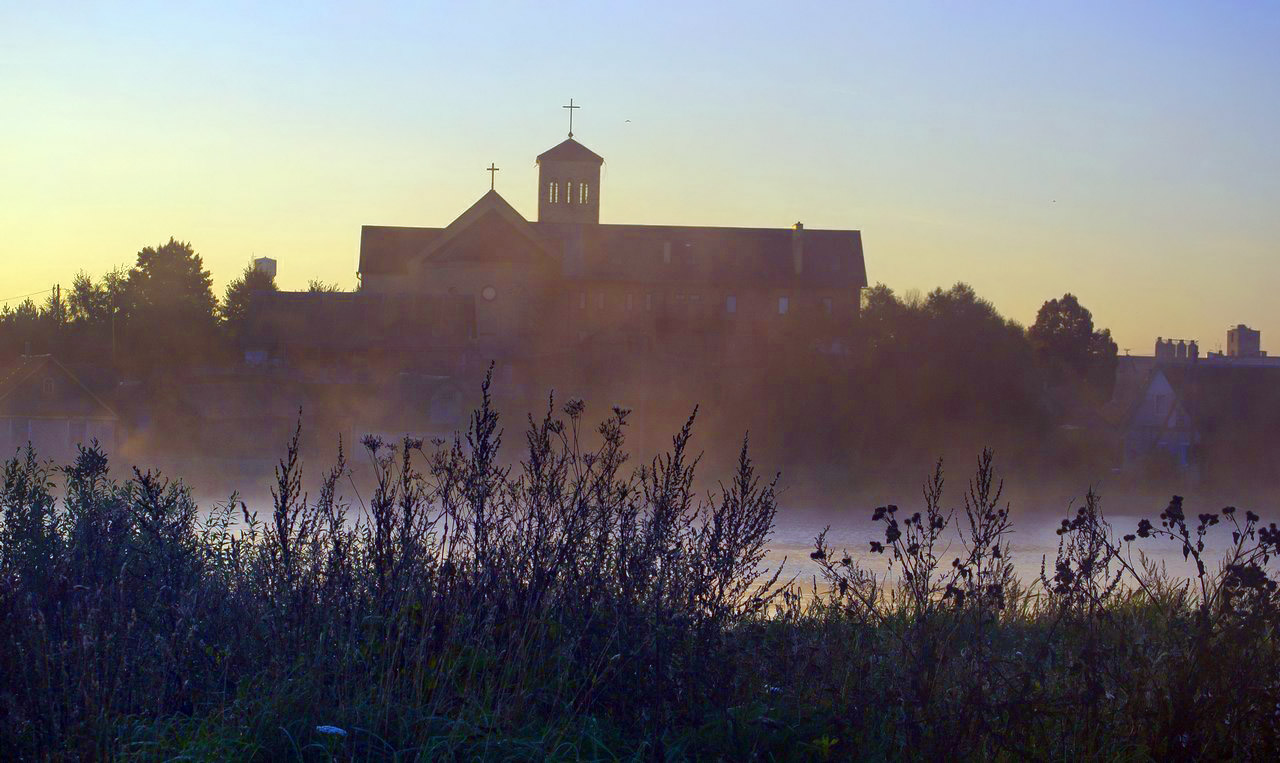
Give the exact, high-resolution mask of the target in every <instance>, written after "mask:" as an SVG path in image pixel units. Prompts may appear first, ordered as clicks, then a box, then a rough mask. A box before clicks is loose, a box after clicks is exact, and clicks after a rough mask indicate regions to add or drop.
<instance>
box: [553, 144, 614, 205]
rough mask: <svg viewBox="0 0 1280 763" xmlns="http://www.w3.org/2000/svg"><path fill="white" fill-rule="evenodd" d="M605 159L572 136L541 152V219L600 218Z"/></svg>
mask: <svg viewBox="0 0 1280 763" xmlns="http://www.w3.org/2000/svg"><path fill="white" fill-rule="evenodd" d="M602 164H604V159H603V158H602V157H601V156H600V155H599V154H597V153H595V152H594V151H592V150H591V149H589V148H587V147H586V146H584V145H582V144H581V143H579V142H578V141H576V140H574V139H573V138H569V139H567V140H565V141H564V142H562V143H561V144H560V145H558V146H556V147H555V148H552V149H551V150H549V151H545V152H543V153H542V154H540V155H539V156H538V222H541V223H598V222H600V165H602Z"/></svg>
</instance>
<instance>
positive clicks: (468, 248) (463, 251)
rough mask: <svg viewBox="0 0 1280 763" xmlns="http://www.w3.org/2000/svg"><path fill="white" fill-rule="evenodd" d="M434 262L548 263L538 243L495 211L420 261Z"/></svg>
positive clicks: (476, 221) (425, 264)
mask: <svg viewBox="0 0 1280 763" xmlns="http://www.w3.org/2000/svg"><path fill="white" fill-rule="evenodd" d="M422 259H423V262H422V265H424V266H430V265H431V264H434V263H446V262H448V263H461V262H467V263H486V264H497V263H530V264H538V263H541V264H550V263H549V262H548V255H547V252H546V251H545V250H544V249H543V247H542V246H541V244H540V243H538V242H535V241H534V240H533V239H532V238H530V236H528V235H527V234H525V233H524V232H523V231H520V230H518V229H517V228H516V226H514V225H512V224H511V222H510V221H509V220H506V219H504V218H503V217H502V216H501V215H499V214H498V213H496V212H492V211H490V212H486V213H485V214H483V215H481V216H480V217H479V218H478V219H476V220H475V221H474V222H472V223H471V224H470V225H468V226H467V227H466V228H465V229H463V230H461V231H459V232H458V233H457V235H455V236H453V237H452V238H450V239H449V240H448V241H446V242H444V243H442V244H441V245H440V246H439V247H438V248H435V249H434V251H432V252H431V253H430V254H428V255H426V256H425V257H423V258H422Z"/></svg>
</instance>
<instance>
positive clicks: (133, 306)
mask: <svg viewBox="0 0 1280 763" xmlns="http://www.w3.org/2000/svg"><path fill="white" fill-rule="evenodd" d="M308 288H309V289H310V290H311V291H326V292H331V291H338V290H339V289H338V287H337V286H336V285H333V284H326V283H323V282H321V281H318V280H313V281H312V282H311V283H310V285H309V287H308ZM274 291H278V287H277V286H276V282H275V277H274V276H273V275H271V274H269V273H267V272H264V271H261V270H258V269H256V268H255V267H254V266H253V265H252V264H249V265H247V266H246V267H245V269H244V271H243V272H242V273H241V274H240V275H239V276H237V277H236V278H235V279H233V280H232V281H231V282H230V283H229V284H228V285H227V288H226V291H225V293H224V294H223V297H222V299H221V300H219V299H218V298H217V297H216V296H215V295H214V291H213V279H212V277H211V276H210V273H209V271H208V270H206V269H205V267H204V260H203V258H202V257H201V256H200V254H198V253H197V252H196V251H195V249H194V248H193V247H192V246H191V244H190V243H189V242H185V241H178V240H177V239H175V238H170V239H169V241H168V242H166V243H163V244H160V245H158V246H148V247H145V248H144V249H142V250H141V251H139V252H138V254H137V258H136V260H135V262H134V265H133V267H131V268H127V269H126V268H124V267H119V268H115V269H113V270H110V271H108V272H107V273H106V274H104V275H103V276H101V277H100V278H97V279H94V278H93V277H91V276H90V275H89V274H88V273H85V272H84V271H81V272H79V273H77V274H76V276H75V277H74V278H73V279H72V281H71V285H70V288H65V289H64V288H62V287H61V286H56V287H54V288H53V289H51V290H50V292H49V295H48V296H47V297H46V298H45V299H44V300H43V302H36V301H35V300H33V299H30V298H28V299H26V300H24V301H22V302H21V303H19V304H18V305H17V306H16V307H14V306H11V305H3V306H0V357H2V358H5V359H8V358H12V357H14V356H16V355H19V354H45V353H51V354H55V355H58V356H59V357H61V358H62V359H64V360H67V361H71V362H83V363H96V364H104V365H110V366H114V367H116V368H118V369H120V370H122V371H129V372H135V373H149V372H156V371H163V370H173V369H176V368H181V367H186V366H190V365H192V364H196V363H208V362H210V361H213V362H218V361H225V360H228V359H230V358H231V357H232V356H233V355H234V350H235V347H236V343H237V341H238V340H239V339H240V338H241V336H242V333H243V331H244V330H245V322H246V319H247V318H248V314H249V310H250V305H251V303H252V301H253V299H254V298H255V295H258V294H262V293H266V292H274Z"/></svg>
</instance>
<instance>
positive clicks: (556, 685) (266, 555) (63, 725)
mask: <svg viewBox="0 0 1280 763" xmlns="http://www.w3.org/2000/svg"><path fill="white" fill-rule="evenodd" d="M583 412H584V406H583V405H582V404H581V403H580V402H578V401H570V402H569V403H568V404H567V405H565V406H564V407H563V408H562V409H561V412H557V411H556V408H555V406H554V405H552V404H551V403H548V406H547V409H546V412H545V413H544V414H543V415H542V416H540V417H530V418H529V421H528V428H527V431H526V433H525V436H524V439H523V442H522V450H523V456H522V457H521V458H520V460H519V462H518V463H515V464H508V463H507V462H505V461H504V460H502V458H501V445H502V442H503V439H504V438H503V431H502V429H501V428H500V425H499V421H498V418H497V415H496V414H495V413H494V411H493V409H492V405H491V401H490V399H489V395H488V385H487V383H486V385H485V388H484V395H483V397H482V400H481V405H480V408H479V409H478V410H477V411H476V412H475V414H474V416H473V417H472V420H471V423H470V426H469V428H468V430H467V432H466V433H464V434H462V435H459V436H455V438H454V439H453V441H452V442H448V443H445V442H436V443H430V444H428V443H423V442H420V441H415V440H411V439H405V440H403V441H401V442H399V443H395V444H393V445H388V444H387V443H385V442H382V441H380V440H378V439H376V438H366V439H365V441H364V442H363V443H362V447H363V449H364V451H365V455H366V456H367V457H368V458H369V459H370V462H371V464H372V465H373V468H374V472H375V477H376V480H375V482H376V484H375V487H374V489H373V491H372V493H371V494H369V495H368V498H367V500H366V501H360V502H358V503H357V505H355V506H351V505H348V502H347V501H346V500H345V499H344V498H343V497H342V494H341V484H342V482H343V481H344V480H345V479H347V477H348V476H349V470H348V467H347V463H346V459H345V454H344V451H343V449H342V447H341V445H340V446H339V453H338V458H337V462H336V464H335V466H334V467H333V468H332V469H331V470H329V471H328V472H325V473H324V474H323V475H321V481H320V490H319V493H318V495H317V496H316V497H315V498H314V499H311V498H309V497H308V496H307V495H305V494H304V493H303V490H302V485H303V481H302V471H301V469H302V464H301V462H300V459H299V457H298V450H297V442H298V438H297V437H296V436H295V438H294V439H293V441H292V443H291V444H290V446H289V447H288V449H287V451H286V455H285V457H284V458H283V459H282V460H281V462H280V465H279V468H278V470H277V473H276V484H275V486H274V489H273V491H272V495H273V502H272V505H271V506H270V508H269V511H268V512H267V515H266V516H265V517H263V518H259V517H258V515H257V514H256V513H255V512H253V511H251V510H250V509H249V508H248V507H247V506H246V505H245V504H244V503H243V502H241V501H240V500H238V498H237V497H236V496H232V497H231V499H230V500H228V501H227V502H225V503H223V504H219V505H217V506H215V507H214V508H213V509H212V510H210V511H207V512H202V511H199V510H198V509H197V507H196V506H195V504H194V502H193V501H192V500H191V497H190V492H189V491H188V490H187V489H186V488H185V487H184V486H183V485H181V484H180V483H174V482H169V481H167V480H165V479H163V478H161V477H160V476H158V475H156V474H154V473H151V472H146V471H141V470H137V469H135V470H133V472H132V475H131V476H130V477H129V478H128V479H126V480H124V481H120V480H118V479H116V478H114V477H113V476H112V475H111V474H110V472H109V470H108V464H107V459H106V456H105V455H104V454H103V453H102V452H101V451H100V449H98V448H97V447H96V446H91V447H87V448H84V449H82V450H81V452H80V454H79V457H78V458H77V460H76V462H75V463H74V464H71V465H69V466H66V467H63V468H58V469H55V468H52V467H51V466H49V465H47V464H43V463H41V462H40V461H39V460H38V458H37V456H36V454H35V453H32V452H31V451H30V450H27V451H25V452H23V453H21V454H19V456H18V457H17V458H14V459H12V460H10V461H9V462H8V463H7V464H6V465H5V466H4V469H3V475H2V477H3V479H2V483H0V580H2V581H3V585H0V639H3V641H4V643H5V644H6V645H7V646H8V648H7V649H5V650H3V651H0V745H2V746H3V748H4V749H5V750H6V751H7V752H8V753H9V754H10V755H11V756H13V757H17V758H27V757H67V758H86V757H93V758H108V757H138V758H147V759H154V758H172V757H185V758H199V759H227V758H235V759H255V758H256V759H264V760H275V759H298V758H314V759H331V758H333V757H338V758H343V759H348V758H351V759H403V758H414V759H437V758H463V759H512V758H515V759H531V758H538V759H541V758H554V759H560V758H587V759H600V758H608V759H618V758H625V759H638V758H656V759H668V758H669V759H682V758H697V759H735V760H744V759H745V760H749V759H775V758H804V759H851V758H876V759H880V758H918V759H935V758H946V759H980V758H981V759H988V758H999V759H1028V758H1031V759H1050V758H1052V759H1065V758H1072V759H1075V758H1087V759H1095V758H1104V757H1105V758H1116V757H1120V758H1142V759H1149V758H1157V759H1172V758H1178V759H1205V758H1224V757H1244V758H1259V759H1271V758H1274V756H1275V755H1276V753H1277V752H1280V750H1278V749H1277V748H1278V747H1280V738H1278V737H1277V732H1278V731H1280V717H1278V716H1277V713H1276V707H1277V706H1278V705H1277V703H1278V702H1280V681H1277V678H1276V676H1278V675H1280V644H1278V643H1277V639H1276V628H1277V626H1280V609H1277V603H1280V602H1278V600H1277V582H1276V579H1275V575H1274V573H1273V571H1272V569H1271V567H1270V565H1271V563H1272V561H1273V559H1274V556H1275V554H1276V553H1277V551H1278V550H1280V549H1278V547H1277V544H1280V530H1277V529H1276V527H1275V525H1274V524H1272V525H1269V526H1264V525H1263V524H1262V522H1261V519H1260V518H1259V517H1258V516H1257V515H1255V514H1253V513H1252V512H1249V511H1243V512H1242V511H1238V510H1236V509H1234V508H1230V507H1228V508H1226V509H1223V510H1222V511H1220V512H1212V513H1204V514H1200V515H1199V516H1198V517H1197V518H1196V520H1191V519H1189V518H1188V516H1187V515H1186V513H1185V510H1184V508H1183V502H1182V499H1180V498H1176V497H1175V498H1174V499H1173V500H1172V501H1171V502H1170V504H1169V506H1168V507H1167V508H1166V509H1165V510H1164V512H1162V514H1161V515H1160V518H1159V522H1158V523H1157V522H1153V521H1148V520H1142V521H1141V522H1140V523H1139V524H1138V525H1137V527H1136V528H1135V529H1134V531H1133V532H1131V533H1129V534H1127V535H1125V536H1123V537H1119V538H1118V537H1117V535H1116V533H1115V532H1114V531H1112V529H1111V526H1110V524H1109V523H1108V522H1107V521H1106V519H1105V517H1104V516H1103V513H1102V509H1101V501H1100V499H1099V498H1098V496H1097V495H1096V494H1093V493H1091V494H1089V496H1088V498H1087V499H1086V501H1085V503H1084V505H1083V506H1081V508H1080V509H1079V511H1077V512H1075V514H1074V515H1073V516H1072V517H1071V518H1069V519H1067V520H1064V521H1063V524H1062V527H1061V528H1060V532H1059V534H1060V537H1061V544H1060V546H1059V550H1058V553H1057V555H1056V559H1055V561H1054V564H1053V565H1052V567H1050V565H1049V563H1048V561H1047V560H1046V562H1045V571H1044V572H1043V573H1042V575H1041V580H1040V581H1039V585H1038V587H1035V586H1033V587H1024V586H1023V585H1022V584H1020V583H1019V582H1018V581H1016V580H1014V579H1013V577H1012V574H1011V572H1010V570H1011V568H1010V559H1009V549H1008V542H1007V541H1008V537H1009V533H1010V532H1012V526H1011V520H1010V517H1011V512H1010V507H1009V506H1008V505H1007V503H1003V502H1002V494H1003V484H1002V482H1001V480H1000V478H999V475H998V473H997V472H996V469H995V462H994V457H993V456H992V454H991V453H990V452H989V451H987V452H984V453H983V454H982V456H981V457H980V458H979V460H978V463H977V468H976V469H975V472H974V476H973V478H972V479H971V480H970V482H969V484H968V486H967V489H966V490H965V492H964V496H963V506H962V508H960V509H958V510H953V509H948V508H947V507H946V504H944V498H943V495H944V493H943V491H944V487H945V484H946V483H945V480H944V474H943V471H942V468H941V464H939V466H938V468H937V469H935V471H934V473H933V474H932V476H931V477H930V479H929V480H928V481H927V482H926V483H925V485H924V489H923V501H924V505H923V507H922V510H921V511H919V512H910V513H908V510H906V509H900V508H898V507H896V506H885V507H881V508H879V509H876V511H875V513H874V515H873V519H874V521H875V522H876V523H877V525H878V526H879V527H880V528H881V533H880V536H879V539H877V540H876V541H874V542H873V543H872V544H871V549H872V551H873V552H879V553H882V554H884V555H886V557H887V558H888V559H889V560H890V568H889V569H890V572H892V573H893V574H892V575H890V574H883V573H880V574H878V573H875V572H873V571H870V570H868V569H867V568H865V567H863V566H862V565H861V564H860V563H859V562H858V561H856V560H855V559H854V558H853V555H852V554H849V553H848V552H844V553H836V552H835V551H834V550H833V549H831V548H830V547H829V545H828V544H827V542H826V540H825V534H824V535H822V536H820V537H819V538H818V541H817V544H816V548H815V550H814V552H813V558H814V559H815V560H816V561H818V563H819V565H820V567H821V569H822V571H823V577H822V584H821V585H820V586H819V585H816V584H815V585H814V587H813V589H812V590H811V591H808V592H805V591H803V590H802V589H801V588H800V587H799V586H798V585H796V584H794V583H793V584H787V585H782V586H779V584H778V581H779V580H780V578H779V576H778V575H779V572H780V571H778V570H774V571H772V572H769V571H768V570H765V569H764V568H763V561H764V558H765V556H764V555H765V550H766V546H767V542H768V538H769V534H770V532H771V528H772V524H773V520H774V517H775V513H776V511H777V506H776V504H775V501H774V490H773V486H772V484H770V483H764V482H762V481H761V480H760V479H759V478H758V477H757V476H756V473H755V469H754V467H753V465H752V463H751V461H750V459H749V458H748V456H747V448H746V443H745V442H744V445H743V448H742V450H741V452H740V453H739V458H738V466H737V469H736V470H735V472H734V474H733V476H732V478H731V479H730V480H729V483H728V484H727V485H725V486H722V487H721V488H720V490H719V491H718V492H717V493H715V494H712V495H708V496H706V497H705V498H698V497H697V496H696V495H695V494H694V492H693V489H692V485H693V472H694V468H695V466H696V465H697V464H698V461H699V458H698V457H697V456H696V455H695V454H694V453H693V451H692V450H691V436H692V421H693V420H692V418H690V420H689V422H688V423H687V424H686V425H685V426H684V427H682V428H681V430H680V431H679V432H678V433H677V435H676V436H675V437H674V438H673V439H672V441H671V447H670V449H669V450H668V451H667V452H666V453H665V454H663V455H661V456H659V457H657V458H654V459H652V460H649V461H648V462H646V463H643V464H641V465H640V466H638V467H635V468H629V467H628V464H629V458H628V456H627V453H626V451H625V448H624V445H625V432H626V430H627V428H628V426H629V423H628V419H629V414H628V412H627V411H625V410H618V409H615V410H614V411H613V412H612V413H611V415H609V416H608V417H607V418H606V419H605V421H604V422H603V423H602V424H601V425H600V426H599V427H598V428H597V429H596V430H595V431H594V433H591V432H590V431H587V432H584V431H583ZM59 483H61V486H62V497H61V499H58V498H56V497H55V493H56V492H57V489H58V486H59ZM1242 515H1243V516H1242ZM1224 528H1225V531H1229V532H1230V534H1231V538H1232V542H1231V544H1230V545H1229V546H1228V547H1227V549H1226V554H1225V558H1224V559H1223V562H1222V566H1221V567H1220V569H1219V570H1218V571H1217V572H1215V571H1214V570H1212V569H1211V568H1210V566H1209V565H1208V564H1207V563H1205V562H1206V556H1205V555H1206V553H1207V552H1206V548H1207V546H1206V545H1205V539H1206V538H1207V537H1208V536H1209V535H1210V534H1211V533H1213V532H1216V531H1222V530H1224ZM1143 542H1147V543H1150V542H1169V543H1173V544H1175V547H1177V548H1179V549H1181V550H1182V551H1183V553H1184V554H1185V556H1186V558H1187V559H1188V561H1189V563H1191V564H1192V565H1193V567H1194V569H1195V572H1194V574H1193V575H1192V577H1191V578H1190V579H1189V580H1178V579H1175V578H1171V577H1169V576H1168V575H1167V574H1165V573H1164V572H1162V571H1160V570H1156V569H1153V568H1151V567H1150V566H1149V565H1146V564H1144V563H1143V561H1142V557H1141V554H1140V553H1139V554H1138V555H1137V557H1136V559H1135V556H1134V553H1135V551H1134V545H1135V544H1137V543H1143ZM949 558H950V562H949V563H948V559H949ZM1050 569H1052V574H1050V572H1049V570H1050Z"/></svg>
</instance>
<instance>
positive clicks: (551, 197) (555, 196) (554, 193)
mask: <svg viewBox="0 0 1280 763" xmlns="http://www.w3.org/2000/svg"><path fill="white" fill-rule="evenodd" d="M559 192H560V184H559V183H557V182H556V181H554V180H552V181H551V182H550V183H549V184H548V185H547V201H549V202H551V203H552V204H555V203H556V202H557V201H559V200H560V193H559Z"/></svg>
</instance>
